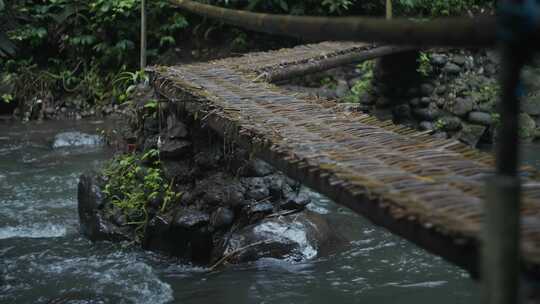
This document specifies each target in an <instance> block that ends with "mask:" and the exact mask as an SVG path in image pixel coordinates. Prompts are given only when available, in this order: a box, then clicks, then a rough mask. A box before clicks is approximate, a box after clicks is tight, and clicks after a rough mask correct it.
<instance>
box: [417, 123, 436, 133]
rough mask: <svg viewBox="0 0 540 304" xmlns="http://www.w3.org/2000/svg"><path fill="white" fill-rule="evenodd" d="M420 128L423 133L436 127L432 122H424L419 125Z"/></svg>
mask: <svg viewBox="0 0 540 304" xmlns="http://www.w3.org/2000/svg"><path fill="white" fill-rule="evenodd" d="M418 128H419V129H420V130H422V131H428V130H433V129H435V125H434V124H433V122H431V121H422V122H420V124H419V125H418Z"/></svg>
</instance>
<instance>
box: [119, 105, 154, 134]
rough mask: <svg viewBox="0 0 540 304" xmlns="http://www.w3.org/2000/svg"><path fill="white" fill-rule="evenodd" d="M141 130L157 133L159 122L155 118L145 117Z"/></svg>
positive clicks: (147, 132) (146, 132)
mask: <svg viewBox="0 0 540 304" xmlns="http://www.w3.org/2000/svg"><path fill="white" fill-rule="evenodd" d="M111 111H112V110H111ZM143 130H144V132H145V134H148V135H152V134H157V133H158V132H159V123H158V121H157V119H155V118H151V117H147V118H146V119H145V120H144V123H143Z"/></svg>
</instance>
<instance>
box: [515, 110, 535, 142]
mask: <svg viewBox="0 0 540 304" xmlns="http://www.w3.org/2000/svg"><path fill="white" fill-rule="evenodd" d="M535 133H536V122H535V121H534V119H532V118H531V116H530V115H529V114H526V113H521V114H520V115H519V137H520V138H521V139H522V140H525V141H531V140H532V139H534V136H535Z"/></svg>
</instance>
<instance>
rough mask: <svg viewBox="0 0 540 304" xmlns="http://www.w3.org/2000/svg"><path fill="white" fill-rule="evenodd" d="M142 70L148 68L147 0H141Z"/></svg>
mask: <svg viewBox="0 0 540 304" xmlns="http://www.w3.org/2000/svg"><path fill="white" fill-rule="evenodd" d="M140 65H141V71H144V69H145V68H146V0H141V59H140Z"/></svg>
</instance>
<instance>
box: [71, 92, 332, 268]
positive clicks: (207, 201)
mask: <svg viewBox="0 0 540 304" xmlns="http://www.w3.org/2000/svg"><path fill="white" fill-rule="evenodd" d="M149 94H150V93H149V92H143V93H141V94H139V96H140V99H139V100H140V101H139V102H138V106H137V107H136V109H134V111H132V112H131V113H132V114H133V116H132V117H131V122H132V126H133V129H132V130H131V131H129V132H126V133H125V134H124V135H125V139H126V143H127V145H126V148H125V150H132V149H135V150H136V151H134V152H128V153H127V154H123V155H120V156H118V157H117V158H116V159H115V160H113V161H112V162H111V163H110V164H109V165H108V166H106V168H105V169H104V170H103V171H102V172H98V173H91V172H89V173H87V174H84V175H83V176H81V178H80V183H79V192H78V200H79V217H80V223H81V231H82V233H83V234H85V235H86V236H87V237H89V238H90V239H92V240H96V241H97V240H113V241H118V240H128V241H133V242H136V243H138V244H140V245H141V246H142V247H143V248H145V249H148V250H153V251H158V252H163V253H166V254H170V255H173V256H177V257H181V258H184V259H186V260H188V261H192V262H196V263H201V264H205V265H218V266H219V265H221V264H223V263H225V262H229V263H240V262H246V261H252V260H256V259H259V258H262V257H272V258H279V259H285V260H290V261H300V260H304V259H310V258H313V257H315V256H317V255H319V254H322V253H324V252H327V251H330V250H331V249H332V248H334V247H335V246H337V245H339V244H342V241H341V238H340V237H339V236H338V235H337V234H336V233H335V232H334V231H333V229H332V228H331V227H330V226H329V225H328V224H327V223H326V221H325V219H324V218H323V217H322V216H320V215H319V214H317V213H314V212H311V211H308V210H307V209H306V206H307V205H308V204H309V203H310V200H311V199H310V196H309V195H308V194H307V193H306V192H305V191H304V190H302V188H301V186H300V184H299V183H297V182H295V181H293V180H291V179H289V178H287V177H285V176H284V175H283V174H282V173H280V172H278V171H276V170H275V169H274V168H272V167H271V166H269V165H268V164H266V163H264V162H262V161H260V160H257V159H252V158H250V157H249V154H248V153H247V152H246V151H242V150H239V149H238V148H236V147H234V146H232V145H230V144H228V143H224V142H222V141H221V140H220V139H219V138H218V137H217V136H214V135H213V134H212V132H211V131H210V130H208V129H205V128H200V127H198V126H197V124H196V123H194V122H193V121H191V120H190V119H189V118H188V117H183V116H182V114H181V110H180V107H181V105H178V106H177V105H175V104H172V103H171V104H164V103H160V108H159V109H155V108H153V107H148V106H147V105H148V103H147V101H148V99H147V97H148V96H149Z"/></svg>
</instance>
